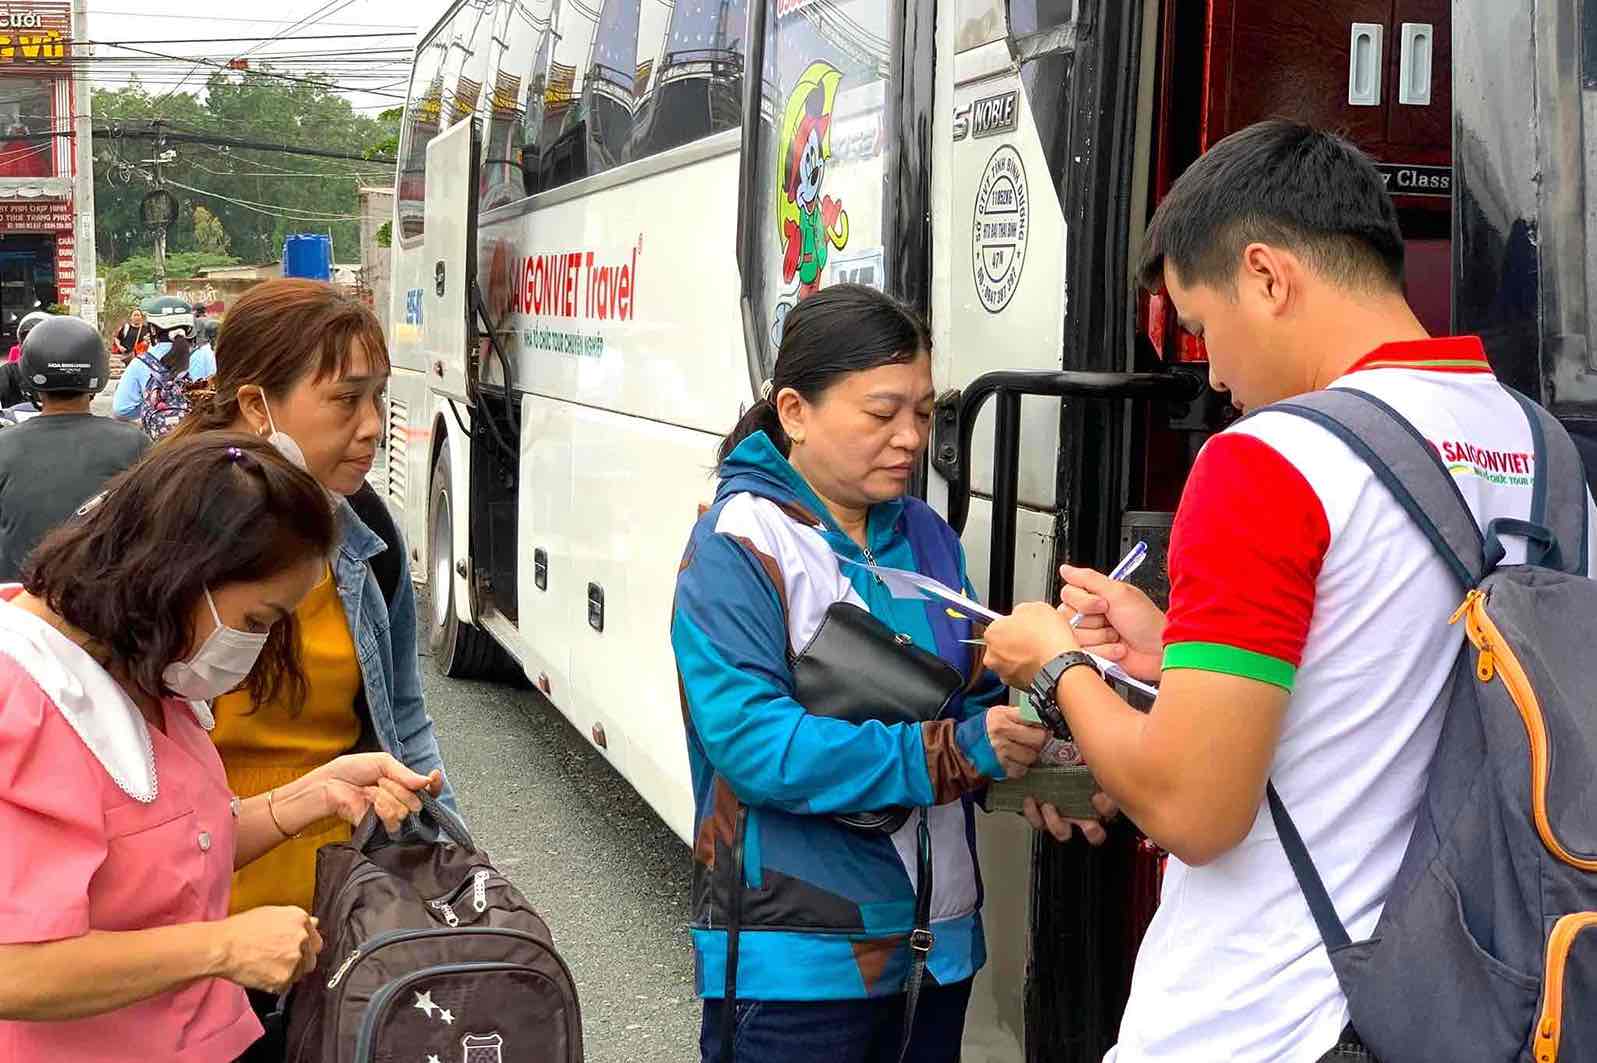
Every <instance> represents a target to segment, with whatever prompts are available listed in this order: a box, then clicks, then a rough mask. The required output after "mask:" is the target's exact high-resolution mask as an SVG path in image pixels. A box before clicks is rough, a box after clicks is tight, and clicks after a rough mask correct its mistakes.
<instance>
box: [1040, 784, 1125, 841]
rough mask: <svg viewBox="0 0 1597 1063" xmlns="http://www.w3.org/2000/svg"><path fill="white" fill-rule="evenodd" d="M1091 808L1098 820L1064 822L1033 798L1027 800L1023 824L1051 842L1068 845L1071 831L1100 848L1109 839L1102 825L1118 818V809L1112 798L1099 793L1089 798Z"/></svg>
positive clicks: (1054, 809) (1055, 813)
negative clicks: (1047, 836)
mask: <svg viewBox="0 0 1597 1063" xmlns="http://www.w3.org/2000/svg"><path fill="white" fill-rule="evenodd" d="M1092 807H1093V808H1095V809H1097V811H1098V818H1097V819H1066V818H1065V817H1064V816H1061V815H1060V814H1059V810H1058V809H1057V808H1055V807H1054V806H1053V805H1050V804H1046V803H1038V801H1037V799H1036V798H1035V797H1028V798H1026V809H1025V811H1026V821H1027V822H1028V823H1030V824H1031V825H1032V826H1033V827H1035V828H1036V829H1037V830H1040V831H1047V832H1048V833H1049V834H1051V835H1053V836H1054V840H1056V841H1061V842H1068V841H1069V840H1070V835H1071V832H1072V831H1078V830H1079V831H1081V836H1082V837H1083V838H1086V839H1087V844H1089V845H1102V844H1103V843H1104V840H1105V839H1106V838H1108V837H1109V832H1108V831H1106V830H1104V826H1103V825H1104V823H1105V822H1107V821H1108V820H1111V819H1114V818H1115V817H1116V816H1118V815H1120V806H1119V805H1117V804H1115V802H1114V798H1112V797H1110V796H1109V795H1108V794H1106V793H1104V792H1103V791H1102V790H1099V791H1098V792H1097V793H1095V794H1093V795H1092Z"/></svg>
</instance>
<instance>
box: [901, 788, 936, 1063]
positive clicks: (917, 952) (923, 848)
mask: <svg viewBox="0 0 1597 1063" xmlns="http://www.w3.org/2000/svg"><path fill="white" fill-rule="evenodd" d="M926 820H927V809H924V808H923V809H921V810H920V824H919V825H918V826H917V827H916V828H915V929H914V930H911V931H910V934H909V977H908V978H906V979H905V980H904V1032H903V1033H902V1034H901V1035H900V1037H899V1042H898V1063H905V1060H907V1059H908V1058H909V1045H910V1042H911V1041H913V1040H914V1039H915V1011H916V1009H917V1007H918V1006H919V1004H920V992H921V989H922V988H924V986H925V984H926V961H927V960H928V959H929V958H930V957H931V954H932V946H933V945H934V944H936V941H937V938H936V936H935V935H934V934H933V933H932V832H931V827H930V825H929V824H928V823H927V821H926Z"/></svg>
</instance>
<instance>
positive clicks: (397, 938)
mask: <svg viewBox="0 0 1597 1063" xmlns="http://www.w3.org/2000/svg"><path fill="white" fill-rule="evenodd" d="M461 934H502V935H504V936H505V937H513V938H520V939H522V940H523V941H526V942H528V943H530V944H532V945H536V946H537V947H538V948H539V949H541V950H543V952H544V953H545V954H547V955H549V956H552V957H554V960H555V962H556V963H558V964H559V965H560V969H561V970H562V971H565V973H566V977H567V978H568V979H570V978H571V969H570V968H569V967H567V966H566V961H565V960H563V959H561V957H560V955H559V954H558V953H556V952H555V951H554V950H553V949H552V948H550V947H549V946H548V945H547V944H545V943H544V942H543V941H541V940H539V939H538V938H536V937H534V936H533V935H531V934H529V933H527V932H526V931H525V930H516V929H513V928H511V927H506V926H467V927H461V928H460V929H459V930H441V929H439V928H438V927H429V928H428V929H425V930H384V931H383V932H382V933H381V934H377V935H376V936H374V937H372V938H370V939H369V940H367V941H365V942H363V943H362V944H361V945H360V946H359V947H358V948H356V949H355V950H354V951H353V952H351V953H350V954H349V955H348V956H346V957H345V958H344V962H343V963H342V964H340V965H339V967H338V970H337V971H336V972H335V973H334V975H333V977H332V979H331V980H330V981H328V983H327V988H328V989H329V990H332V989H337V988H338V986H339V984H340V983H341V982H342V981H343V979H344V978H345V976H347V975H348V974H349V971H350V969H351V968H353V967H354V966H355V965H356V964H357V963H359V962H360V961H361V960H363V959H369V958H370V957H372V956H373V955H375V954H376V953H377V951H378V950H379V949H383V948H386V947H388V946H389V945H397V944H399V943H401V942H405V941H413V940H417V939H420V938H427V937H439V936H443V935H448V936H451V937H458V936H459V935H461ZM512 966H514V965H512ZM572 984H575V982H574V981H573V983H572ZM331 1025H332V1028H333V1032H334V1033H335V1034H337V1032H338V1023H337V1020H336V1019H334V1020H333V1021H332V1023H331ZM305 1033H306V1035H307V1036H309V1034H310V1027H309V1026H308V1025H307V1026H306V1027H305ZM324 1036H325V1031H324ZM304 1054H305V1045H304V1043H303V1041H302V1042H301V1044H300V1048H299V1053H298V1055H296V1056H295V1057H293V1058H296V1059H298V1058H304Z"/></svg>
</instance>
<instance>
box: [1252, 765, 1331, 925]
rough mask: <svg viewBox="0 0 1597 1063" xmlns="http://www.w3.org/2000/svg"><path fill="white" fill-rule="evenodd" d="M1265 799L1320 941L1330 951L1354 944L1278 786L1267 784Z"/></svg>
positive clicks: (1265, 785) (1265, 786)
mask: <svg viewBox="0 0 1597 1063" xmlns="http://www.w3.org/2000/svg"><path fill="white" fill-rule="evenodd" d="M1264 796H1265V799H1266V800H1268V801H1269V803H1270V818H1271V819H1273V820H1274V821H1275V832H1276V834H1278V835H1279V836H1280V838H1281V848H1283V849H1285V850H1286V862H1287V863H1289V864H1291V865H1292V875H1293V877H1294V878H1296V879H1297V880H1298V889H1300V890H1302V891H1303V899H1304V900H1305V901H1307V902H1308V904H1309V914H1310V915H1312V916H1313V917H1314V925H1315V926H1316V927H1318V928H1319V931H1320V940H1321V941H1323V942H1325V947H1326V948H1327V949H1334V948H1337V947H1339V946H1342V945H1347V944H1350V943H1351V941H1352V939H1351V938H1349V937H1348V933H1347V928H1346V927H1344V926H1343V925H1342V920H1341V918H1340V917H1339V916H1338V915H1337V914H1336V905H1334V904H1332V903H1331V894H1330V891H1329V890H1327V889H1326V888H1325V881H1324V880H1323V879H1322V878H1320V871H1319V869H1318V868H1316V867H1315V866H1314V860H1313V858H1312V857H1310V856H1309V847H1308V846H1307V845H1304V844H1303V835H1301V834H1299V833H1298V826H1297V824H1296V823H1293V822H1292V817H1291V816H1290V815H1288V814H1287V810H1286V804H1285V803H1284V802H1282V800H1281V795H1280V794H1278V793H1276V790H1275V783H1273V782H1267V783H1265V784H1264Z"/></svg>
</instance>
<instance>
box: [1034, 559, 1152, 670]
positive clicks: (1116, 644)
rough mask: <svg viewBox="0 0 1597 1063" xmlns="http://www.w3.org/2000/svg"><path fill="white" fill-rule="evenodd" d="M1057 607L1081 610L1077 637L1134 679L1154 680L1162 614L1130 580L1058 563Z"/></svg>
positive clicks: (1073, 611) (1065, 610)
mask: <svg viewBox="0 0 1597 1063" xmlns="http://www.w3.org/2000/svg"><path fill="white" fill-rule="evenodd" d="M1059 578H1060V579H1061V580H1062V581H1063V586H1062V587H1061V589H1060V595H1059V598H1060V602H1061V604H1060V606H1059V611H1060V612H1061V613H1064V614H1066V615H1067V616H1074V615H1075V614H1077V613H1080V614H1081V620H1080V622H1079V623H1077V624H1076V628H1075V631H1076V638H1077V639H1078V640H1079V641H1080V642H1081V645H1082V647H1083V648H1084V649H1089V650H1091V651H1092V652H1093V653H1096V654H1097V655H1098V656H1100V657H1102V658H1104V659H1105V660H1109V661H1114V662H1115V663H1116V664H1118V665H1120V667H1122V668H1124V669H1125V670H1126V671H1127V672H1129V673H1131V674H1132V675H1133V676H1136V677H1137V678H1138V679H1142V680H1145V681H1147V682H1150V683H1154V682H1158V680H1159V671H1160V668H1161V667H1162V666H1163V663H1164V613H1162V612H1160V611H1159V607H1158V606H1157V605H1154V604H1153V602H1152V600H1150V599H1149V597H1148V596H1147V595H1146V594H1144V593H1142V591H1140V590H1138V589H1137V588H1136V587H1133V586H1132V585H1131V584H1129V583H1126V582H1123V581H1118V580H1111V579H1110V578H1109V577H1108V576H1105V575H1104V574H1103V573H1101V572H1097V571H1094V570H1093V569H1090V568H1076V567H1075V566H1073V565H1061V566H1060V568H1059Z"/></svg>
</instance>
